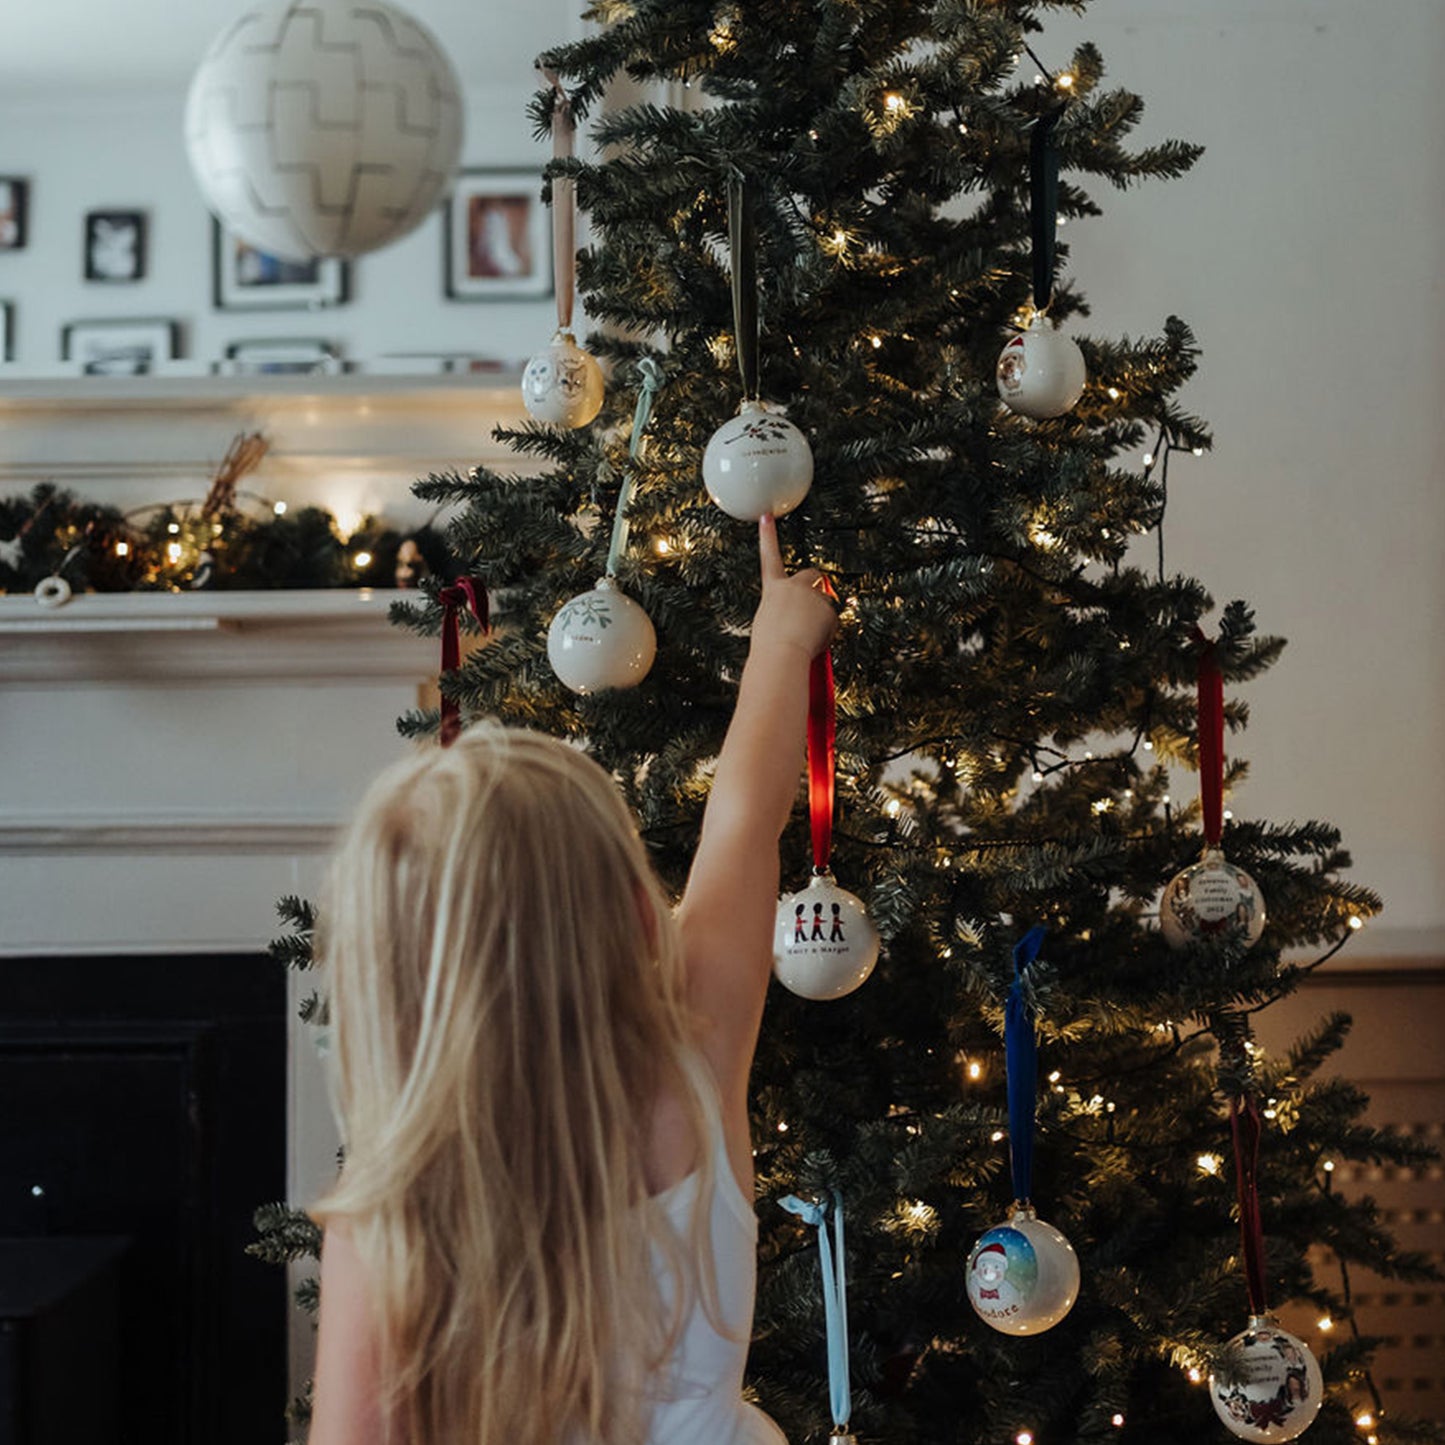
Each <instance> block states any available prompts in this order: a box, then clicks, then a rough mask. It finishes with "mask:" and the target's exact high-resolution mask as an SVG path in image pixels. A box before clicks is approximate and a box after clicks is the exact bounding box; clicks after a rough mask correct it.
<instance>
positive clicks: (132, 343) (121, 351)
mask: <svg viewBox="0 0 1445 1445" xmlns="http://www.w3.org/2000/svg"><path fill="white" fill-rule="evenodd" d="M180 350H181V326H180V322H178V321H171V320H166V319H160V320H152V319H143V320H132V319H130V318H124V319H113V320H105V321H72V322H71V323H70V325H69V326H66V327H65V328H64V329H63V330H62V331H61V333H60V359H61V360H62V361H70V362H74V363H75V365H76V367H77V369H78V370H79V372H80V374H81V375H82V376H145V375H146V374H147V373H148V372H151V371H154V370H155V369H156V366H157V365H158V363H160V362H163V361H174V360H175V359H176V358H177V357H178V356H179V355H180Z"/></svg>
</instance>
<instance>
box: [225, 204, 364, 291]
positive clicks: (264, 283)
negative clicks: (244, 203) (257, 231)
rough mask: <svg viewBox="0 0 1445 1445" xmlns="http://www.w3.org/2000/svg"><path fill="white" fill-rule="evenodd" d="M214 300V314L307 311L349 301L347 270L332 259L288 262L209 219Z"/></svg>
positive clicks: (348, 273)
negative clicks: (225, 312)
mask: <svg viewBox="0 0 1445 1445" xmlns="http://www.w3.org/2000/svg"><path fill="white" fill-rule="evenodd" d="M211 283H212V300H213V301H214V302H215V305H216V309H217V310H218V311H306V310H310V309H312V308H315V307H322V306H340V305H343V304H344V303H345V302H347V301H349V300H350V299H351V267H350V265H349V264H348V263H347V262H345V261H339V260H337V259H336V258H335V257H319V258H316V259H314V260H310V261H286V260H283V259H282V258H281V257H279V256H272V255H269V254H267V253H266V252H265V251H262V250H260V249H259V248H258V247H256V246H252V245H251V244H250V243H249V242H247V241H243V240H242V239H241V238H240V237H239V236H237V235H235V234H234V233H233V232H231V231H228V230H227V229H226V228H225V227H224V226H223V225H222V224H221V223H220V222H219V221H218V220H215V219H214V218H212V220H211Z"/></svg>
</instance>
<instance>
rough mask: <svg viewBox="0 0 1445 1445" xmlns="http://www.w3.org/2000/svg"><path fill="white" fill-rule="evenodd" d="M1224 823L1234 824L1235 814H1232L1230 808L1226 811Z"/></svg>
mask: <svg viewBox="0 0 1445 1445" xmlns="http://www.w3.org/2000/svg"><path fill="white" fill-rule="evenodd" d="M1224 821H1225V822H1226V823H1232V822H1234V814H1233V813H1231V812H1230V811H1229V809H1228V808H1226V809H1225V810H1224Z"/></svg>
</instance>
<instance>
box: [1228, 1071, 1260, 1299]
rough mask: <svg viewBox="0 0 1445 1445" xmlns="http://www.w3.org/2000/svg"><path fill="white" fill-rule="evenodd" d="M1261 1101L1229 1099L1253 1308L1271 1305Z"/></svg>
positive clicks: (1241, 1228) (1242, 1239)
mask: <svg viewBox="0 0 1445 1445" xmlns="http://www.w3.org/2000/svg"><path fill="white" fill-rule="evenodd" d="M1262 1127H1263V1126H1262V1125H1261V1123H1260V1118H1259V1105H1258V1104H1256V1103H1255V1101H1254V1099H1253V1098H1251V1097H1250V1096H1248V1095H1245V1096H1242V1097H1241V1096H1236V1097H1235V1098H1233V1099H1231V1100H1230V1101H1229V1129H1230V1133H1231V1134H1233V1136H1234V1177H1235V1184H1236V1187H1237V1188H1238V1191H1239V1238H1240V1243H1241V1245H1242V1246H1243V1250H1244V1283H1245V1288H1246V1289H1247V1290H1248V1291H1249V1312H1250V1314H1251V1315H1262V1314H1264V1313H1265V1311H1266V1310H1267V1309H1268V1308H1269V1303H1268V1295H1267V1293H1266V1290H1265V1281H1264V1219H1263V1216H1262V1215H1261V1214H1260V1209H1259V1136H1260V1133H1261V1130H1262Z"/></svg>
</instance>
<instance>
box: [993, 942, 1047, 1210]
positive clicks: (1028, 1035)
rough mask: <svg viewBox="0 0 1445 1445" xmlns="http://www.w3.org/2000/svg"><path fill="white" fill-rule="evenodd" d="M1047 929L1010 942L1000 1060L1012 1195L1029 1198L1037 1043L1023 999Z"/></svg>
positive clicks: (1035, 1096) (1036, 1094) (1035, 1105)
mask: <svg viewBox="0 0 1445 1445" xmlns="http://www.w3.org/2000/svg"><path fill="white" fill-rule="evenodd" d="M1047 932H1048V930H1047V929H1046V928H1044V926H1043V925H1042V924H1036V925H1035V926H1034V927H1033V928H1031V929H1029V931H1028V932H1027V933H1026V934H1024V936H1023V937H1022V938H1021V939H1019V941H1018V942H1017V943H1016V944H1015V945H1014V981H1013V984H1012V985H1011V986H1010V988H1009V991H1008V1004H1007V1007H1006V1008H1005V1010H1004V1024H1003V1044H1004V1060H1005V1067H1006V1069H1007V1074H1008V1152H1009V1164H1010V1167H1011V1169H1012V1171H1013V1185H1014V1198H1015V1199H1017V1200H1018V1201H1019V1202H1020V1203H1023V1202H1026V1201H1027V1200H1028V1199H1030V1198H1031V1196H1032V1192H1033V1186H1034V1111H1035V1109H1036V1107H1037V1103H1038V1092H1039V1047H1038V1040H1037V1039H1036V1038H1035V1037H1034V1021H1033V1018H1032V1017H1031V1015H1030V1014H1029V1008H1028V1003H1027V1002H1026V1000H1025V999H1024V981H1025V979H1026V978H1027V977H1028V970H1029V966H1030V965H1031V964H1032V963H1033V961H1034V960H1035V959H1036V958H1037V957H1038V956H1039V949H1041V948H1042V947H1043V946H1044V935H1045V934H1046V933H1047Z"/></svg>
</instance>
